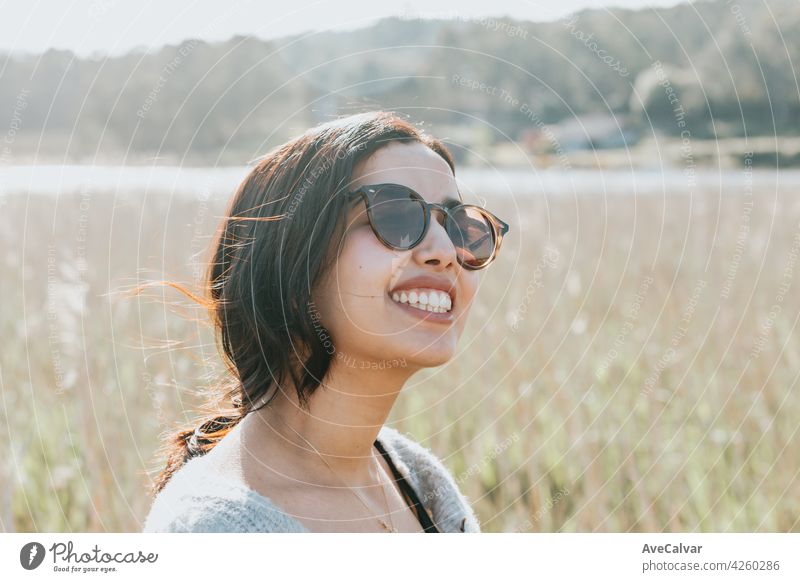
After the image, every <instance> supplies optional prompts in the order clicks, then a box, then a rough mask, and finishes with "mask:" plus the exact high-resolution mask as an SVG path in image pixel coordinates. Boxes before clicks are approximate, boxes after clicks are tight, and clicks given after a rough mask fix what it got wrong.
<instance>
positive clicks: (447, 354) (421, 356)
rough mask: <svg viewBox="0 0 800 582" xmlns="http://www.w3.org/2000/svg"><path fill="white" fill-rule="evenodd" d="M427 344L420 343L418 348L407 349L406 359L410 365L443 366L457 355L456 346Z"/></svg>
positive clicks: (421, 366) (417, 366)
mask: <svg viewBox="0 0 800 582" xmlns="http://www.w3.org/2000/svg"><path fill="white" fill-rule="evenodd" d="M424 346H425V344H422V345H420V347H419V348H417V349H410V350H405V353H406V356H405V360H406V361H407V362H408V365H409V366H411V367H415V368H435V367H436V366H443V365H444V364H446V363H447V362H449V361H450V360H452V359H453V358H454V357H455V355H456V350H455V346H452V347H450V346H447V347H441V348H436V347H435V344H434V345H433V346H428V347H427V348H425V347H424Z"/></svg>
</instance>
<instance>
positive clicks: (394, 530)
mask: <svg viewBox="0 0 800 582" xmlns="http://www.w3.org/2000/svg"><path fill="white" fill-rule="evenodd" d="M275 416H276V417H277V418H278V420H280V421H281V423H283V425H284V426H286V428H288V429H289V430H291V431H292V432H293V433H294V434H296V435H297V436H299V437H300V438H301V439H303V440H304V441H305V443H306V444H307V445H308V446H309V447H311V448H312V449H313V451H314V452H315V453H317V455H318V456H319V458H320V459H322V462H323V463H325V465H326V466H327V467H328V469H330V471H331V473H333V474H334V475H335V476H336V478H337V479H339V481H341V483H342V485H344V486H345V487H347V489H349V490H350V491H352V492H353V494H355V496H356V497H358V499H359V501H361V503H362V504H363V505H364V507H366V508H367V510H369V511H370V512H372V511H374V509H373V508H372V507H370V506H369V504H367V502H366V501H365V500H364V498H363V497H362V496H361V493H359V492H358V491H357V490H356V489H354V488H353V487H351V486H350V485H348V484H347V483H346V482H345V480H344V479H342V477H341V476H340V475H339V473H337V472H336V471H335V470H334V469H333V467H331V465H330V463H328V461H326V460H325V457H323V456H322V454H321V453H320V452H319V451H318V450H317V447H315V446H314V445H312V444H311V443H310V442H309V441H308V439H307V438H306V437H304V436H303V435H301V434H300V433H299V432H297V431H296V430H295V429H294V428H292V427H291V426H289V423H288V422H286V421H285V420H283V419H282V418H281V416H280V414H275ZM370 450H372V449H370ZM372 458H373V459H375V458H376V457H375V452H374V451H372ZM376 460H377V459H376ZM380 474H381V469H380V465H378V479H380V482H381V484H380V487H381V492H382V493H383V500H384V502H385V503H386V514H387V515H388V516H389V523H386V521H385V520H384V519H383V518H381V517H378V516H377V515H376V516H375V519H377V520H378V522H380V524H381V526H382V527H383V528H385V529H386V530H388V531H389V532H391V533H398V530H397V528H396V527H395V526H394V520H393V519H392V511H391V508H390V507H389V499H388V498H387V497H386V489H385V488H384V485H383V478H382V477H381V476H380Z"/></svg>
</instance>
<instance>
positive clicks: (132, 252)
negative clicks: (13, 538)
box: [0, 181, 800, 532]
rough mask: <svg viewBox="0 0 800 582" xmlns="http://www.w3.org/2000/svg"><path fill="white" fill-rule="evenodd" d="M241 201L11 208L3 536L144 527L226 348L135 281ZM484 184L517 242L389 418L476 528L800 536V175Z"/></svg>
mask: <svg viewBox="0 0 800 582" xmlns="http://www.w3.org/2000/svg"><path fill="white" fill-rule="evenodd" d="M743 184H744V181H743ZM224 197H225V193H219V194H218V195H216V196H212V197H211V198H209V199H208V200H197V199H190V198H187V197H180V198H179V197H170V196H169V195H166V194H165V195H164V196H155V195H153V194H152V193H150V194H148V195H147V196H146V197H143V196H137V195H134V194H129V195H126V196H123V197H115V196H114V195H113V194H110V193H107V192H93V191H91V190H87V191H85V192H83V193H76V194H71V195H66V196H62V197H60V198H59V199H57V200H56V199H55V198H54V197H37V196H32V197H25V196H21V195H14V196H8V197H6V198H5V199H3V200H2V201H0V265H2V271H3V273H4V275H3V280H4V284H3V286H2V289H3V302H2V304H0V332H1V333H2V336H1V337H2V338H3V348H2V360H1V363H0V389H2V409H3V414H2V415H0V424H1V425H2V427H3V429H4V430H3V438H2V442H3V443H4V446H5V447H7V450H4V452H3V453H4V454H3V455H2V460H3V463H4V465H3V467H2V470H3V473H2V475H1V476H0V483H2V486H0V520H1V521H0V523H2V527H3V529H4V530H6V531H65V532H69V531H136V530H139V529H140V528H141V522H142V520H143V518H144V516H145V515H146V513H147V510H148V507H149V503H150V499H149V498H148V497H147V496H146V493H145V491H146V486H147V484H148V479H149V477H148V471H150V472H152V470H153V469H155V468H156V466H155V465H154V463H153V453H154V451H155V449H156V447H157V446H158V435H159V433H160V432H161V431H163V430H165V429H168V428H169V427H171V426H172V425H173V423H174V422H176V421H184V420H186V419H187V418H189V417H190V416H191V414H192V412H193V410H195V409H196V407H197V406H198V405H199V400H198V398H197V390H198V389H199V388H201V387H203V386H205V385H206V384H207V383H208V382H209V375H211V376H213V374H214V373H215V367H214V366H213V365H212V366H209V367H207V366H206V365H204V363H203V362H204V361H205V360H207V359H209V358H211V360H212V362H213V358H214V353H215V352H214V349H215V348H214V346H213V341H212V336H211V334H210V333H209V331H208V329H206V328H205V327H203V326H202V325H200V324H199V323H196V322H192V321H191V320H190V319H187V317H186V316H187V315H191V311H190V310H189V309H185V310H183V309H182V310H175V311H172V310H168V309H165V307H164V305H163V304H162V303H161V302H160V301H159V300H158V299H159V298H158V297H150V298H145V297H143V298H139V299H126V298H125V297H123V296H121V295H120V293H119V291H120V290H121V289H125V288H127V287H130V286H132V285H134V284H136V283H137V282H141V281H142V280H145V279H161V278H168V279H172V280H179V281H183V282H189V283H191V282H192V280H193V279H196V278H197V277H198V276H200V274H201V273H202V270H201V263H202V261H203V259H204V258H205V255H204V251H205V249H206V247H207V245H208V244H209V242H210V235H211V233H212V232H213V229H214V227H215V225H216V222H217V217H218V216H219V215H220V213H221V212H222V202H223V198H224ZM487 198H489V206H490V207H491V208H492V209H493V210H495V211H496V213H497V214H498V215H499V216H501V217H503V218H506V219H507V221H508V222H510V223H511V225H512V228H513V229H514V230H513V234H512V235H511V236H510V237H509V238H508V239H507V242H506V246H505V248H504V252H503V254H502V256H501V258H500V259H498V261H497V262H496V263H495V264H494V265H493V266H492V268H491V269H490V270H489V271H487V272H486V273H485V275H484V276H483V279H482V283H481V290H480V292H479V295H478V298H477V299H476V302H475V305H474V308H473V312H472V315H471V320H470V323H469V324H468V326H467V331H466V334H465V337H464V338H463V339H462V343H461V351H460V353H459V355H458V357H457V358H456V359H455V360H454V361H452V362H451V363H449V364H448V365H446V366H443V367H441V368H438V369H435V370H428V371H426V372H424V373H421V374H420V375H419V376H415V377H414V378H413V379H412V381H411V383H410V384H409V386H407V389H406V391H405V392H404V394H403V395H401V397H400V399H399V401H398V404H397V406H396V408H395V409H394V410H393V412H392V417H391V420H392V422H393V423H394V426H396V427H397V428H399V429H400V430H401V431H403V432H406V433H409V434H410V435H412V436H413V437H414V438H416V439H417V440H419V441H421V442H422V443H423V444H424V445H425V446H427V447H429V448H431V449H432V450H433V451H434V452H435V453H437V454H438V455H440V456H441V457H442V458H443V459H444V461H445V463H446V465H447V466H448V467H449V468H450V469H451V471H452V473H453V475H454V477H455V478H456V480H457V481H458V483H459V485H460V487H461V489H462V491H463V492H464V493H465V494H466V495H467V496H468V497H469V499H470V500H471V501H472V502H473V504H474V507H475V509H476V511H477V513H478V515H479V518H480V520H481V522H482V527H483V529H484V530H485V531H662V530H664V531H800V459H799V458H798V454H797V448H798V444H800V438H798V424H799V423H798V419H800V387H798V372H799V371H800V340H799V339H798V334H797V332H796V330H797V319H798V316H800V294H798V293H797V286H798V281H797V280H796V279H797V276H796V274H797V272H798V271H799V270H800V265H798V263H797V258H798V253H799V252H800V198H798V197H797V195H796V188H794V187H792V188H787V187H782V188H780V189H777V190H776V189H774V188H766V187H762V186H759V185H758V184H756V188H755V189H754V190H753V192H750V191H748V188H747V187H744V186H743V187H742V188H739V189H736V188H726V189H725V191H724V192H723V193H722V194H721V195H720V192H719V191H718V190H717V191H714V190H713V189H708V188H700V189H698V190H697V191H696V192H694V193H693V195H691V196H689V195H687V194H686V193H675V192H666V193H665V194H661V193H650V194H637V195H634V194H633V193H631V192H626V191H616V192H610V193H609V194H608V195H606V196H602V195H596V194H583V195H573V194H566V193H564V192H562V193H557V194H552V195H551V194H549V193H543V192H537V191H535V190H534V189H533V188H531V189H530V190H529V191H519V190H518V191H515V195H514V196H513V197H510V196H508V195H505V194H504V195H500V194H497V195H495V196H490V195H489V194H488V193H487ZM165 298H166V299H169V300H178V299H179V297H178V296H176V295H171V294H168V295H166V296H165ZM197 315H200V314H199V313H198V314H197Z"/></svg>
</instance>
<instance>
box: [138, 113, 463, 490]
mask: <svg viewBox="0 0 800 582" xmlns="http://www.w3.org/2000/svg"><path fill="white" fill-rule="evenodd" d="M392 141H416V142H420V143H423V144H425V145H426V146H428V147H430V148H431V149H432V150H433V151H435V152H436V153H438V154H439V155H440V156H441V157H442V158H444V159H445V161H447V163H448V165H449V166H450V168H451V170H453V172H455V164H454V161H453V158H452V157H451V155H450V153H449V152H448V150H447V148H446V147H445V146H444V144H442V143H441V142H440V141H439V140H436V139H434V138H432V137H430V136H428V135H426V134H424V133H423V132H421V131H420V130H418V129H417V128H416V127H414V126H413V125H412V124H411V123H409V122H408V121H406V120H404V119H402V118H401V117H399V116H397V115H396V114H394V113H390V112H385V111H375V112H368V113H361V114H357V115H351V116H348V117H343V118H340V119H336V120H333V121H330V122H327V123H324V124H322V125H319V126H316V127H314V128H312V129H310V130H308V131H306V132H305V133H303V134H302V135H300V136H299V137H297V138H295V139H292V140H291V141H289V142H287V143H285V144H284V145H281V146H279V147H277V148H275V149H273V150H272V151H271V152H269V153H268V154H267V155H266V156H264V157H263V158H262V159H260V161H259V163H258V164H257V165H256V166H255V167H254V168H253V170H252V171H251V172H250V173H249V174H248V176H247V177H246V178H245V179H244V181H243V182H242V183H241V184H240V186H239V187H238V189H237V190H236V193H235V194H234V195H233V198H232V199H231V201H230V203H229V206H228V209H227V211H226V216H225V217H224V219H223V220H222V222H221V224H220V228H219V231H218V234H217V236H216V239H215V242H214V245H213V247H212V250H213V252H212V255H211V260H210V262H209V266H208V274H207V277H206V287H205V289H204V297H197V296H194V295H191V294H190V295H191V296H192V297H193V298H194V299H195V300H196V301H198V302H200V303H201V304H202V305H204V306H205V307H207V308H208V310H209V313H210V316H211V322H212V323H213V325H214V328H215V332H216V335H217V341H218V343H219V345H220V347H221V350H222V354H223V357H224V361H225V365H226V367H227V368H228V371H229V372H230V375H229V379H228V380H227V381H226V382H225V383H224V384H222V385H220V386H217V387H216V388H215V389H214V390H213V391H212V392H213V394H215V396H216V397H215V398H213V399H212V400H213V404H214V408H215V410H213V411H212V412H211V415H210V416H207V417H206V418H203V419H200V421H199V426H197V425H198V422H197V421H195V422H193V423H192V424H191V425H188V426H182V427H180V428H179V429H178V430H177V432H174V433H170V434H167V435H166V436H165V438H164V444H163V446H162V448H161V449H160V451H159V453H160V456H161V457H162V459H164V458H165V459H166V467H165V468H164V469H163V470H162V471H161V473H160V474H159V475H158V477H157V478H156V479H155V482H154V484H153V492H154V493H158V492H159V491H161V489H162V488H163V487H164V486H165V485H166V484H167V482H168V481H169V479H170V478H171V477H172V475H173V473H175V471H176V470H178V469H179V468H180V467H181V466H182V465H183V464H184V463H185V462H186V460H188V459H189V458H190V457H192V456H197V455H202V454H205V453H206V452H208V451H209V450H211V449H212V448H213V447H214V446H215V445H216V443H217V442H218V441H219V440H220V439H222V438H223V437H224V436H225V435H226V434H227V433H228V432H229V431H230V430H231V429H232V428H233V427H234V426H236V423H238V422H239V421H240V420H241V419H242V418H244V416H245V415H247V414H248V413H249V412H251V411H252V410H254V409H255V407H256V405H260V404H261V403H263V404H267V403H269V401H271V400H272V399H273V398H274V397H275V395H276V394H277V393H278V388H279V387H284V386H285V385H286V384H287V382H288V383H290V384H291V385H292V386H293V387H294V389H295V391H296V393H297V396H298V399H299V401H300V403H301V405H303V406H307V403H308V399H309V397H310V396H311V395H312V394H313V393H314V391H315V390H316V388H317V387H318V386H319V384H320V382H321V381H322V379H323V378H324V377H325V374H326V373H327V371H328V368H329V366H330V363H331V358H332V356H331V355H330V354H329V351H330V350H329V347H326V346H324V345H323V342H322V341H321V339H320V338H321V336H323V334H321V333H319V331H320V324H319V322H317V321H315V320H314V319H313V315H312V314H309V311H308V308H307V306H308V305H309V304H310V301H311V292H312V290H313V289H314V288H315V286H316V285H317V283H318V282H319V281H320V279H321V278H322V277H323V276H324V275H325V273H326V272H327V270H328V269H329V268H330V267H332V266H333V263H334V261H335V258H336V254H338V249H339V248H340V243H341V240H342V236H343V234H344V228H343V220H342V218H343V216H344V213H345V212H346V210H347V201H346V200H345V198H346V197H345V196H344V194H345V193H346V192H347V188H348V186H349V185H350V183H351V181H352V177H351V174H352V172H353V167H354V166H355V165H356V164H357V163H358V162H359V161H360V160H362V159H364V158H366V157H367V156H369V155H371V154H372V153H374V152H375V151H376V150H378V149H379V148H381V147H383V146H385V145H387V144H388V143H390V142H392ZM327 335H330V334H327ZM323 337H324V336H323ZM331 339H333V338H331ZM219 404H224V405H225V409H223V407H222V406H218V405H219Z"/></svg>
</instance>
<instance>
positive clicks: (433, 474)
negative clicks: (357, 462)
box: [378, 425, 480, 532]
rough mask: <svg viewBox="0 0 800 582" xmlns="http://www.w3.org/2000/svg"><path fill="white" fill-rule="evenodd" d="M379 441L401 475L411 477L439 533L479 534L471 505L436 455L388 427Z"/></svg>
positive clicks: (385, 427) (383, 429)
mask: <svg viewBox="0 0 800 582" xmlns="http://www.w3.org/2000/svg"><path fill="white" fill-rule="evenodd" d="M378 438H379V439H380V441H381V443H382V444H383V445H384V447H385V448H386V450H387V452H388V453H389V454H390V455H391V457H392V460H393V461H395V464H396V465H397V466H398V468H399V469H400V470H401V472H405V474H406V475H408V478H409V480H410V481H411V484H412V486H414V489H415V490H416V491H417V493H418V495H419V497H420V501H422V504H423V505H424V506H425V507H426V508H428V509H429V510H430V512H431V514H432V517H433V521H434V522H435V523H436V524H437V526H438V527H439V529H440V530H442V531H448V532H459V531H465V532H480V524H479V522H478V518H477V516H476V515H475V512H474V511H473V509H472V507H471V506H470V503H469V501H468V500H467V498H466V497H465V496H464V495H463V494H462V493H461V491H460V490H459V488H458V484H457V483H456V481H455V479H453V476H452V474H451V473H450V471H449V470H448V469H447V467H445V465H444V463H442V461H441V460H440V459H439V458H438V457H437V456H436V455H435V454H434V453H433V451H431V450H430V449H428V448H426V447H424V446H422V445H421V444H420V443H418V442H417V441H416V440H414V439H412V438H411V437H408V436H406V435H404V434H402V433H400V432H399V431H398V430H397V429H394V428H391V427H389V426H385V425H384V426H383V427H382V428H381V430H380V432H379V434H378ZM462 526H463V527H462Z"/></svg>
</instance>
